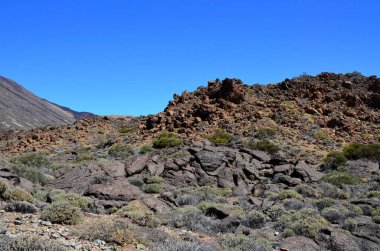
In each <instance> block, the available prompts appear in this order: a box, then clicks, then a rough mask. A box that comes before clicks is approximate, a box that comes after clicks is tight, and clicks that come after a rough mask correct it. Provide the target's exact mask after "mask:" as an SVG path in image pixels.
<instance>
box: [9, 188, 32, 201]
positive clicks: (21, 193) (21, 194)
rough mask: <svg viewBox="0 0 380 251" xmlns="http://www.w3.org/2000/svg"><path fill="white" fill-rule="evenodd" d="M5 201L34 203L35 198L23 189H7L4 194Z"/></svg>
mask: <svg viewBox="0 0 380 251" xmlns="http://www.w3.org/2000/svg"><path fill="white" fill-rule="evenodd" d="M3 196H4V199H5V200H9V201H27V202H30V203H32V202H33V201H34V198H33V196H32V195H31V194H30V193H29V192H27V191H25V190H24V189H22V188H14V189H11V188H9V189H7V190H6V191H5V192H4V195H3Z"/></svg>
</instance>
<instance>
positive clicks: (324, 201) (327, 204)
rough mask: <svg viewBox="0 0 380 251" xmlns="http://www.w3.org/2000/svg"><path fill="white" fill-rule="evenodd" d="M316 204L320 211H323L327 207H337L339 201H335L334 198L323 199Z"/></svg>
mask: <svg viewBox="0 0 380 251" xmlns="http://www.w3.org/2000/svg"><path fill="white" fill-rule="evenodd" d="M314 203H315V205H316V206H317V208H318V209H319V210H322V209H324V208H326V207H331V206H333V205H335V204H336V203H337V201H336V200H334V199H333V198H329V197H323V198H321V199H319V200H316V201H315V202H314Z"/></svg>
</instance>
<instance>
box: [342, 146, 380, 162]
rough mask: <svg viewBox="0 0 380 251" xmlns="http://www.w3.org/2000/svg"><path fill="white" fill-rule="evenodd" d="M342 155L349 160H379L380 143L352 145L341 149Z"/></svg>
mask: <svg viewBox="0 0 380 251" xmlns="http://www.w3.org/2000/svg"><path fill="white" fill-rule="evenodd" d="M343 154H344V155H345V156H346V157H347V158H349V159H360V158H367V159H370V160H375V161H379V160H380V143H378V144H360V143H352V144H349V145H348V146H346V147H344V148H343Z"/></svg>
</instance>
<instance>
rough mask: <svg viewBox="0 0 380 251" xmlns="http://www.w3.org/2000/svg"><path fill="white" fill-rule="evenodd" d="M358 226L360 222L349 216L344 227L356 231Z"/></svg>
mask: <svg viewBox="0 0 380 251" xmlns="http://www.w3.org/2000/svg"><path fill="white" fill-rule="evenodd" d="M357 227H358V222H357V221H356V220H354V219H352V218H347V219H346V220H345V221H344V225H343V228H344V229H346V230H348V231H350V232H352V231H354V230H355V229H356V228H357Z"/></svg>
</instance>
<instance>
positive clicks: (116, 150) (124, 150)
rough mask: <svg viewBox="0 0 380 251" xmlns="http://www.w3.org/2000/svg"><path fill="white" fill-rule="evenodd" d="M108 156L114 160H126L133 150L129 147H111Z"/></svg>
mask: <svg viewBox="0 0 380 251" xmlns="http://www.w3.org/2000/svg"><path fill="white" fill-rule="evenodd" d="M108 154H109V155H110V156H111V157H113V158H115V159H127V158H128V157H130V156H132V155H133V149H132V147H131V146H129V145H113V146H112V147H111V148H110V149H109V150H108Z"/></svg>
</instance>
